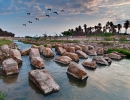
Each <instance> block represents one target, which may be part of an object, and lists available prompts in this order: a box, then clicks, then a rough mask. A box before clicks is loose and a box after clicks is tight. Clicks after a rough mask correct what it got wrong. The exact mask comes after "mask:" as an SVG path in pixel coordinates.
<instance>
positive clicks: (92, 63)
mask: <svg viewBox="0 0 130 100" xmlns="http://www.w3.org/2000/svg"><path fill="white" fill-rule="evenodd" d="M82 65H83V66H84V67H87V68H92V69H96V68H97V64H96V62H95V61H91V62H90V61H87V60H86V61H84V62H83V63H82Z"/></svg>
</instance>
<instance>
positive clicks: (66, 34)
mask: <svg viewBox="0 0 130 100" xmlns="http://www.w3.org/2000/svg"><path fill="white" fill-rule="evenodd" d="M61 34H62V35H63V36H67V40H68V36H71V35H72V32H71V31H64V32H62V33H61Z"/></svg>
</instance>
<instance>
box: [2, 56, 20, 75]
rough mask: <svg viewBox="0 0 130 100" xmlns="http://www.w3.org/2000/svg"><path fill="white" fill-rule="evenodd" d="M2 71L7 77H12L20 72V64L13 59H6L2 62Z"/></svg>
mask: <svg viewBox="0 0 130 100" xmlns="http://www.w3.org/2000/svg"><path fill="white" fill-rule="evenodd" d="M2 69H3V71H4V72H5V74H6V75H11V74H15V73H18V72H19V70H18V64H17V62H16V61H15V60H14V59H12V58H9V59H6V60H4V61H3V62H2Z"/></svg>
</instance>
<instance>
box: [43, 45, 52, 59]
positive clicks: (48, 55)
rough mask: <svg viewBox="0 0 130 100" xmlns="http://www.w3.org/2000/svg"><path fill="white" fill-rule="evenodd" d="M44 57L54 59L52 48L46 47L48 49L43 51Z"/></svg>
mask: <svg viewBox="0 0 130 100" xmlns="http://www.w3.org/2000/svg"><path fill="white" fill-rule="evenodd" d="M43 55H44V56H46V57H53V56H54V53H53V51H52V50H51V48H47V47H46V48H44V49H43Z"/></svg>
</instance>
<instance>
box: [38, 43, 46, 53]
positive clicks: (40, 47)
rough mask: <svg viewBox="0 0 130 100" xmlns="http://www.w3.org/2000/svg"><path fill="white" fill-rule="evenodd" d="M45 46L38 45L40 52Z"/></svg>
mask: <svg viewBox="0 0 130 100" xmlns="http://www.w3.org/2000/svg"><path fill="white" fill-rule="evenodd" d="M44 48H45V47H44V46H43V45H40V46H39V51H40V53H42V52H43V49H44Z"/></svg>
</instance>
